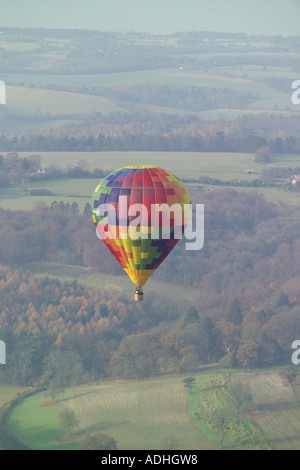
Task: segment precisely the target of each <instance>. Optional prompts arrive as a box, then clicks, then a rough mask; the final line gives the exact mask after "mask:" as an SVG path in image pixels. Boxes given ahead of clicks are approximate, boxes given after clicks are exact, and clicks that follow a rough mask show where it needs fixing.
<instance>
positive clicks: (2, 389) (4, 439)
mask: <svg viewBox="0 0 300 470" xmlns="http://www.w3.org/2000/svg"><path fill="white" fill-rule="evenodd" d="M24 390H25V388H24V387H18V386H14V385H5V384H0V450H5V449H7V447H10V445H11V442H10V436H7V435H3V434H2V432H3V427H4V428H5V424H4V423H3V421H2V420H3V417H4V414H5V412H6V410H7V409H8V407H9V406H10V403H11V402H12V400H14V399H16V398H17V397H18V395H19V394H21V393H22V392H23V391H24ZM4 434H6V433H4Z"/></svg>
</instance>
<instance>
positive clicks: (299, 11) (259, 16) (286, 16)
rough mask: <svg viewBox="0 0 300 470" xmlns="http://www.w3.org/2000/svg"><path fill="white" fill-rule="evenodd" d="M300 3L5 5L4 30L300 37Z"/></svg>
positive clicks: (21, 1)
mask: <svg viewBox="0 0 300 470" xmlns="http://www.w3.org/2000/svg"><path fill="white" fill-rule="evenodd" d="M299 19H300V0H0V27H1V26H17V27H24V28H26V27H43V28H79V29H97V30H102V31H137V32H150V33H158V34H160V33H161V34H168V33H174V32H176V31H205V30H206V31H221V32H244V33H249V34H251V33H254V34H261V33H263V34H266V35H270V34H281V35H284V36H288V35H290V36H295V35H297V36H298V35H300V22H299Z"/></svg>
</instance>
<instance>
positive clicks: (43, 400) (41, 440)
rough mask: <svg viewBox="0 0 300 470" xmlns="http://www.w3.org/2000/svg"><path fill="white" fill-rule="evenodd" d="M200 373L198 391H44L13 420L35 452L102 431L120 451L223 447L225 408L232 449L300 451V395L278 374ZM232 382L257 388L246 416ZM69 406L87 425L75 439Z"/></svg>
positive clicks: (112, 387)
mask: <svg viewBox="0 0 300 470" xmlns="http://www.w3.org/2000/svg"><path fill="white" fill-rule="evenodd" d="M194 377H195V379H196V381H195V384H194V385H193V387H192V390H191V391H190V392H188V390H187V388H185V387H184V384H183V379H184V378H185V377H184V376H174V377H161V378H153V379H147V380H142V381H133V382H126V381H115V382H105V383H102V384H100V385H93V386H92V385H90V386H79V387H76V388H72V389H68V390H66V391H65V392H64V393H63V394H62V395H61V396H59V397H58V398H57V400H56V402H55V403H54V404H53V403H52V402H49V397H47V396H46V395H45V392H40V393H37V394H35V395H32V396H30V397H28V398H25V399H24V400H23V401H22V402H20V403H19V404H18V405H16V406H15V407H14V408H12V410H11V412H10V414H9V416H8V419H7V422H6V424H7V426H8V429H9V431H10V432H11V433H13V435H14V436H15V437H16V438H17V439H18V440H19V441H20V442H22V443H23V444H24V445H26V446H28V447H29V448H31V449H35V450H39V449H41V450H56V449H59V450H64V449H66V450H71V449H77V448H78V445H79V443H80V440H81V438H82V437H83V436H85V435H86V434H91V433H94V432H99V431H101V432H105V433H107V434H109V435H111V436H112V437H114V438H115V439H116V440H117V442H118V448H119V450H125V449H126V450H130V449H133V450H138V449H144V450H159V449H165V450H166V449H169V450H171V449H174V450H175V449H187V450H192V449H193V450H198V449H199V450H211V449H218V448H219V439H220V436H219V432H218V428H217V427H216V425H215V423H214V421H213V419H212V413H215V414H217V413H218V411H219V410H223V412H224V411H225V416H226V418H225V419H226V424H227V426H226V432H225V435H224V440H223V446H222V447H223V448H224V449H228V450H231V449H232V450H246V449H249V450H288V449H289V450H296V449H299V447H300V435H299V426H300V407H299V402H298V400H297V396H296V395H297V394H296V393H295V391H294V388H293V387H292V386H291V385H290V384H289V383H288V382H287V381H286V380H285V379H283V378H282V377H281V375H280V374H279V372H278V371H275V370H270V371H268V370H265V371H260V372H257V371H247V372H232V371H217V370H216V371H214V372H213V371H211V372H203V373H202V374H196V375H194ZM229 383H235V384H242V385H243V386H244V387H246V389H247V390H248V391H250V393H251V402H250V404H248V405H247V406H243V407H242V408H241V409H240V410H239V411H238V413H237V412H236V410H235V407H234V405H233V402H232V400H231V398H230V394H229V392H228V384H229ZM297 387H298V388H299V384H298V385H297V384H296V388H297ZM298 388H297V390H298ZM65 408H68V409H71V410H72V411H73V413H74V414H75V416H76V417H77V419H78V423H79V424H78V426H77V427H76V428H74V429H73V431H72V433H71V436H70V437H68V435H67V434H66V431H64V429H62V427H61V422H60V419H59V412H60V410H62V409H65Z"/></svg>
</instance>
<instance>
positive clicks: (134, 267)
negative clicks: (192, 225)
mask: <svg viewBox="0 0 300 470" xmlns="http://www.w3.org/2000/svg"><path fill="white" fill-rule="evenodd" d="M125 196H126V197H125ZM125 202H126V204H125ZM103 204H108V205H109V206H108V210H107V211H106V212H105V213H101V211H100V207H104V206H102V205H103ZM136 204H142V206H141V208H142V210H141V213H140V212H138V213H136V212H135V211H134V208H136V207H137V206H136ZM163 204H164V205H166V204H167V205H168V206H169V207H170V206H172V205H173V204H177V207H179V211H181V212H180V218H179V219H178V217H176V216H175V214H173V213H172V212H171V213H170V216H169V223H168V225H169V227H166V222H165V221H166V219H163V217H162V215H161V214H160V215H159V214H158V208H159V207H163V206H161V205H163ZM165 207H166V206H165ZM153 208H155V210H154V212H153ZM190 208H191V198H190V196H189V193H188V191H187V189H186V187H185V185H184V184H183V183H182V182H181V181H180V180H179V179H178V178H177V177H176V176H174V175H173V174H172V173H170V172H169V171H167V170H163V169H161V168H159V167H157V166H151V165H142V166H127V167H125V168H121V169H119V170H116V171H113V172H112V173H111V174H110V175H108V176H107V177H106V178H104V179H103V180H102V181H101V182H100V183H99V185H98V186H97V188H96V189H95V192H94V195H93V200H92V212H93V221H94V223H95V225H96V227H97V232H98V237H99V238H101V239H102V240H103V241H104V243H105V244H106V246H107V247H108V248H109V250H110V251H111V252H112V254H113V255H114V257H115V258H116V259H117V260H118V262H119V263H120V264H121V266H122V267H123V268H124V270H125V271H126V273H127V274H128V275H129V277H130V279H131V280H132V281H133V282H134V284H135V285H136V286H138V287H142V286H143V285H144V284H145V283H146V282H147V280H148V279H149V277H150V276H151V275H152V274H153V273H154V271H155V270H156V269H157V268H158V266H159V265H160V264H161V263H162V262H163V261H164V259H165V258H166V257H167V256H168V254H169V253H170V252H171V251H172V250H173V248H174V247H175V246H176V244H177V243H178V241H179V238H177V235H176V230H178V229H179V231H180V230H181V233H182V234H183V232H184V229H185V227H186V225H187V224H188V221H189V218H190V215H191V209H190ZM132 209H133V214H134V215H132V214H131V212H132ZM137 214H138V215H137ZM153 214H155V217H153ZM151 215H152V217H151ZM177 215H178V213H177ZM137 218H138V219H139V222H140V223H139V224H138V225H139V227H133V228H132V227H131V224H134V219H137ZM178 220H179V222H178ZM179 225H180V227H179ZM134 229H135V230H136V232H135V235H134V234H133V230H134ZM155 230H156V232H155V233H156V235H155V236H153V231H155ZM168 230H169V235H170V236H169V238H166V233H167V232H168ZM138 231H139V232H140V235H139V236H138V237H137V236H136V233H137V232H138ZM167 236H168V233H167Z"/></svg>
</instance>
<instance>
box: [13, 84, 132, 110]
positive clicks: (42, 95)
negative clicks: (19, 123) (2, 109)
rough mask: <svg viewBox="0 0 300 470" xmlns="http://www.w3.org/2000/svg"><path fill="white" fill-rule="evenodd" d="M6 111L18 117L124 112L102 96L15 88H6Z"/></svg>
mask: <svg viewBox="0 0 300 470" xmlns="http://www.w3.org/2000/svg"><path fill="white" fill-rule="evenodd" d="M6 110H7V112H8V113H14V114H17V115H18V117H20V116H22V115H27V114H29V115H31V114H36V113H43V114H49V115H51V116H57V115H76V114H84V113H101V114H103V115H107V114H110V113H113V112H118V111H119V112H124V109H123V108H121V107H119V106H116V105H115V104H114V103H113V102H112V101H110V100H109V99H107V98H104V97H102V96H92V95H86V94H81V93H70V92H65V91H53V90H43V89H37V88H26V87H17V86H7V105H6Z"/></svg>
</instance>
